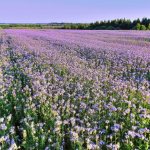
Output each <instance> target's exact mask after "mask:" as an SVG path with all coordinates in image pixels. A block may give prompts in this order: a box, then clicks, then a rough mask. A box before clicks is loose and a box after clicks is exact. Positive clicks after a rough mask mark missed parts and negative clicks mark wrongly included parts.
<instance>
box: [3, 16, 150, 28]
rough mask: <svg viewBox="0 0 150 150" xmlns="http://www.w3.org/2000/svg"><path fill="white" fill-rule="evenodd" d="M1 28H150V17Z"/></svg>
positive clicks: (5, 25)
mask: <svg viewBox="0 0 150 150" xmlns="http://www.w3.org/2000/svg"><path fill="white" fill-rule="evenodd" d="M0 28H2V29H8V28H31V29H32V28H33V29H82V30H150V19H148V18H143V19H141V20H140V19H136V20H133V21H131V20H130V19H114V20H108V21H96V22H94V23H85V24H84V23H48V24H0Z"/></svg>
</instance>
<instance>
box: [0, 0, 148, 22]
mask: <svg viewBox="0 0 150 150" xmlns="http://www.w3.org/2000/svg"><path fill="white" fill-rule="evenodd" d="M142 17H149V18H150V0H53V1H52V0H1V1H0V23H2V22H3V23H47V22H94V21H96V20H108V19H114V18H130V19H135V18H142Z"/></svg>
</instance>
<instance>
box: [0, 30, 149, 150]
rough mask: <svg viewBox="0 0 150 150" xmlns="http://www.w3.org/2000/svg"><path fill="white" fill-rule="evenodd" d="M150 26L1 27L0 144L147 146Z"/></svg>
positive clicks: (45, 149)
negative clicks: (134, 28) (135, 28)
mask: <svg viewBox="0 0 150 150" xmlns="http://www.w3.org/2000/svg"><path fill="white" fill-rule="evenodd" d="M149 145H150V31H121V30H120V31H107V30H103V31H101V30H99V31H95V30H93V31H89V30H86V31H85V30H84V31H83V30H52V29H51V30H42V29H41V30H33V29H18V30H17V29H16V30H15V29H5V30H0V149H2V150H5V149H6V150H7V149H9V150H14V149H25V150H30V149H31V150H34V149H38V150H99V149H104V150H105V149H106V150H107V149H108V150H109V149H110V150H120V149H121V150H135V149H138V150H148V149H150V146H149Z"/></svg>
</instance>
